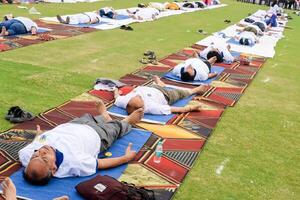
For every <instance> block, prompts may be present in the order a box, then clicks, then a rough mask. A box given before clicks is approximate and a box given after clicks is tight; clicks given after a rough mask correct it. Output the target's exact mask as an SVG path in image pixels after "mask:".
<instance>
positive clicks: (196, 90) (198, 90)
mask: <svg viewBox="0 0 300 200" xmlns="http://www.w3.org/2000/svg"><path fill="white" fill-rule="evenodd" d="M206 91H207V86H205V85H200V86H198V87H196V88H193V89H191V93H192V94H200V95H202V94H204V93H205V92H206Z"/></svg>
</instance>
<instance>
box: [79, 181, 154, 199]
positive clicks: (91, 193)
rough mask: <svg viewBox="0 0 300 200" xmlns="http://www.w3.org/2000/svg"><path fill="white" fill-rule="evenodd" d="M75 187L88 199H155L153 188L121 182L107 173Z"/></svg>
mask: <svg viewBox="0 0 300 200" xmlns="http://www.w3.org/2000/svg"><path fill="white" fill-rule="evenodd" d="M75 188H76V190H77V192H78V193H79V194H80V195H81V196H82V197H83V198H84V199H88V200H155V197H154V192H153V191H152V190H147V189H145V188H142V187H136V186H135V185H134V184H128V183H126V182H119V181H118V180H116V179H114V178H113V177H110V176H106V175H105V176H101V175H97V176H95V177H94V178H92V179H90V180H87V181H84V182H81V183H79V184H78V185H76V187H75Z"/></svg>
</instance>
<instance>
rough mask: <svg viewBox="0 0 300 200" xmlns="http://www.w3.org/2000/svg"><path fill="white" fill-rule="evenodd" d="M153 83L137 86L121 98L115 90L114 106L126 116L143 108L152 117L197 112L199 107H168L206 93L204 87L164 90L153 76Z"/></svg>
mask: <svg viewBox="0 0 300 200" xmlns="http://www.w3.org/2000/svg"><path fill="white" fill-rule="evenodd" d="M154 81H155V83H156V84H154V85H151V86H139V87H137V88H135V89H134V90H133V91H131V92H130V93H128V94H126V95H123V96H120V94H119V91H118V90H115V98H116V100H115V105H116V106H118V107H120V108H124V109H126V111H127V113H128V114H130V113H132V112H134V111H135V110H137V109H140V108H143V109H144V112H145V113H149V114H153V115H169V114H171V113H185V112H190V111H199V109H200V107H199V106H189V107H175V106H170V105H172V104H173V103H175V102H176V101H178V100H180V99H182V98H185V97H188V96H190V95H192V94H204V93H205V91H206V87H205V86H199V87H196V88H194V89H186V90H180V89H173V88H172V89H171V88H166V85H165V83H163V82H162V81H161V80H160V79H159V77H158V76H154Z"/></svg>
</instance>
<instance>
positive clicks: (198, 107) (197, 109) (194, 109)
mask: <svg viewBox="0 0 300 200" xmlns="http://www.w3.org/2000/svg"><path fill="white" fill-rule="evenodd" d="M200 110H201V105H196V106H190V111H191V112H192V111H200Z"/></svg>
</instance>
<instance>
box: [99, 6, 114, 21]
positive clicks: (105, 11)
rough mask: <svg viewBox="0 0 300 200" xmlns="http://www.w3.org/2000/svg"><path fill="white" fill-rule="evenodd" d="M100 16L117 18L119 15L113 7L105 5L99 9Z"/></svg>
mask: <svg viewBox="0 0 300 200" xmlns="http://www.w3.org/2000/svg"><path fill="white" fill-rule="evenodd" d="M99 15H100V17H107V18H110V19H115V18H116V17H117V13H116V11H115V10H114V9H113V8H112V7H104V8H101V9H100V10H99Z"/></svg>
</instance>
